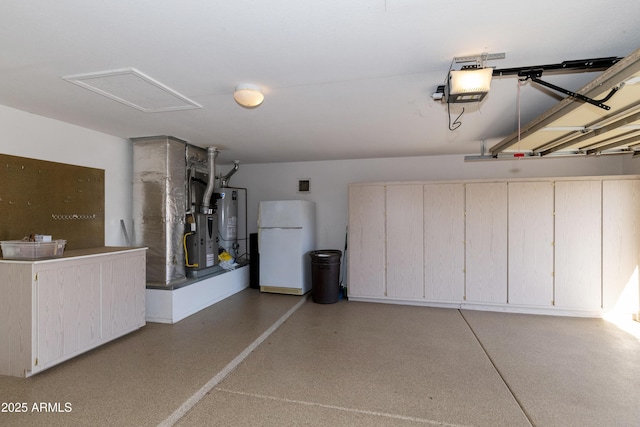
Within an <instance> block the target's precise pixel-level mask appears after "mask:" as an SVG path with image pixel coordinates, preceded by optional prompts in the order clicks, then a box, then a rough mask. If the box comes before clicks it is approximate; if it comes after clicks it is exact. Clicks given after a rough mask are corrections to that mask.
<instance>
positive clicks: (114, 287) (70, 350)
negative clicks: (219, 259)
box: [0, 248, 146, 376]
mask: <svg viewBox="0 0 640 427" xmlns="http://www.w3.org/2000/svg"><path fill="white" fill-rule="evenodd" d="M145 251H146V249H144V248H131V249H129V248H119V249H116V248H101V249H100V250H86V251H69V252H68V254H70V253H77V254H78V255H77V256H69V255H67V256H65V257H64V258H59V259H51V260H39V261H8V260H2V261H0V301H2V303H0V308H2V310H1V311H0V342H2V343H3V344H5V343H7V344H6V345H3V346H1V347H2V350H0V375H13V376H30V375H32V374H35V373H37V372H40V371H42V370H44V369H47V368H50V367H51V366H54V365H56V364H58V363H60V362H63V361H65V360H68V359H70V358H72V357H74V356H77V355H79V354H81V353H83V352H85V351H87V350H89V349H92V348H94V347H97V346H99V345H101V344H104V343H106V342H107V341H110V340H112V339H115V338H117V337H119V336H122V335H124V334H126V333H129V332H132V331H134V330H136V329H138V328H140V327H142V326H143V325H144V324H145V303H144V298H145V286H146V283H145V276H146V274H145V268H146V261H145V256H146V253H145Z"/></svg>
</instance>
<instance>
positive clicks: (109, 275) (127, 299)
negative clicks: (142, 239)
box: [102, 252, 146, 340]
mask: <svg viewBox="0 0 640 427" xmlns="http://www.w3.org/2000/svg"><path fill="white" fill-rule="evenodd" d="M145 276H146V274H145V256H144V252H133V253H130V254H126V255H120V254H119V255H110V256H106V257H104V258H103V260H102V336H103V339H105V340H109V339H110V338H113V337H117V336H120V335H122V334H125V333H127V332H131V331H132V330H134V329H137V328H139V327H141V326H143V325H144V324H145V305H144V298H145V286H146V285H145Z"/></svg>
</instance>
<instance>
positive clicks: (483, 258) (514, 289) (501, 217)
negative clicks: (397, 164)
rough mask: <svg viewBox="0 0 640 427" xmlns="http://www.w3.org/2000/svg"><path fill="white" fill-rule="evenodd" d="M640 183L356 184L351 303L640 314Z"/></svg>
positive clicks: (351, 219)
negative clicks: (365, 302) (358, 301)
mask: <svg viewBox="0 0 640 427" xmlns="http://www.w3.org/2000/svg"><path fill="white" fill-rule="evenodd" d="M639 265H640V177H638V176H624V177H580V178H546V179H542V178H537V179H519V180H495V181H488V180H474V181H440V182H433V181H432V182H429V181H425V182H416V181H412V182H406V183H402V182H394V183H367V184H352V185H350V187H349V257H348V267H349V280H348V281H347V286H348V290H349V298H351V299H353V300H356V301H357V300H361V301H378V302H394V303H408V304H414V305H431V306H439V307H462V308H470V309H488V310H501V311H512V312H526V313H547V314H560V315H580V316H597V315H600V314H602V313H604V312H606V311H608V310H614V309H615V310H617V311H622V312H624V313H634V314H638V313H639V311H640V272H639V271H638V269H639Z"/></svg>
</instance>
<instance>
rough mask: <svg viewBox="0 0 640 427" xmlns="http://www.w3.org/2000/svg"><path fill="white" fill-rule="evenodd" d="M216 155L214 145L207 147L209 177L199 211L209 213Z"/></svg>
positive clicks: (213, 185)
mask: <svg viewBox="0 0 640 427" xmlns="http://www.w3.org/2000/svg"><path fill="white" fill-rule="evenodd" d="M216 157H218V149H217V148H216V147H209V148H207V158H208V166H209V179H208V181H207V189H206V190H205V192H204V197H203V199H202V208H201V211H202V213H204V214H208V213H209V208H210V206H211V196H212V195H213V188H214V187H215V183H216Z"/></svg>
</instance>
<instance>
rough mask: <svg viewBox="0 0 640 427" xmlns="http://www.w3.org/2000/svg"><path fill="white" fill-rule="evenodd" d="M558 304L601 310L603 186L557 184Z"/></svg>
mask: <svg viewBox="0 0 640 427" xmlns="http://www.w3.org/2000/svg"><path fill="white" fill-rule="evenodd" d="M555 196H556V197H555V204H556V210H555V212H556V214H555V232H556V237H555V305H556V306H558V307H568V308H579V309H598V308H600V307H601V304H602V297H601V294H602V286H601V285H602V281H601V267H600V266H601V245H602V239H601V226H602V225H601V183H600V181H561V182H556V185H555Z"/></svg>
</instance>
